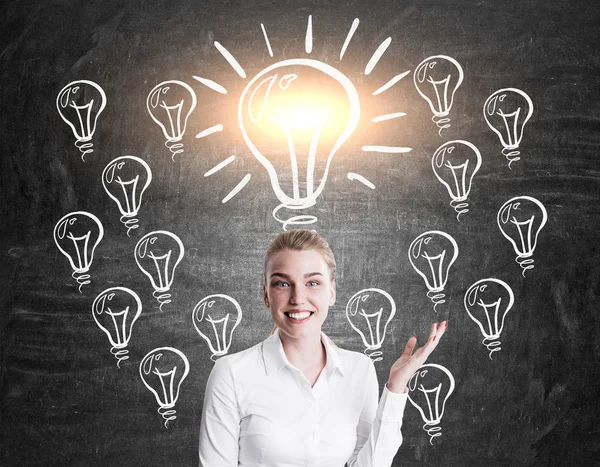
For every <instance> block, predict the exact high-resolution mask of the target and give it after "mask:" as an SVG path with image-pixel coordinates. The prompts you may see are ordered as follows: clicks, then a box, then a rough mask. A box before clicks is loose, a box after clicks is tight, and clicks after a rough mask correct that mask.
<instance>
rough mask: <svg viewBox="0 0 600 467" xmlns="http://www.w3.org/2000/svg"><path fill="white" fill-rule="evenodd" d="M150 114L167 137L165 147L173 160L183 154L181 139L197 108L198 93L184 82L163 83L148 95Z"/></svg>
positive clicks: (147, 102) (147, 104) (147, 105)
mask: <svg viewBox="0 0 600 467" xmlns="http://www.w3.org/2000/svg"><path fill="white" fill-rule="evenodd" d="M146 107H147V108H148V112H149V113H150V116H151V117H152V120H154V121H155V122H156V123H157V124H158V126H159V127H160V128H161V129H162V131H163V134H164V135H165V138H166V141H165V146H166V147H167V148H169V151H171V153H172V155H171V159H172V160H175V155H176V154H179V153H182V152H183V143H181V142H180V141H181V139H182V138H183V135H184V133H185V129H186V126H187V121H188V118H189V116H190V115H191V113H192V111H193V110H194V109H195V108H196V93H195V92H194V90H193V89H192V88H191V86H189V85H188V84H186V83H184V82H183V81H177V80H172V81H163V82H162V83H160V84H157V85H156V86H155V87H154V88H153V89H152V91H150V93H149V94H148V99H147V100H146Z"/></svg>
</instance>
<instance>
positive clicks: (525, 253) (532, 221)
mask: <svg viewBox="0 0 600 467" xmlns="http://www.w3.org/2000/svg"><path fill="white" fill-rule="evenodd" d="M547 219H548V214H547V212H546V208H545V207H544V205H543V204H542V203H541V202H540V201H538V200H537V199H535V198H532V197H531V196H517V197H515V198H512V199H509V200H508V201H507V202H506V203H504V204H503V205H502V207H501V208H500V210H499V211H498V217H497V222H498V227H500V231H501V232H502V235H504V236H505V237H506V238H507V239H508V240H509V241H510V243H512V246H513V248H514V250H515V253H517V257H516V258H515V261H516V262H517V264H518V265H519V266H521V269H522V271H521V274H522V275H523V277H525V271H527V270H528V269H533V267H534V266H533V252H534V250H535V247H536V245H537V239H538V235H539V234H540V232H541V230H542V228H543V227H544V225H546V221H547Z"/></svg>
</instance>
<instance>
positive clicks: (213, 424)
mask: <svg viewBox="0 0 600 467" xmlns="http://www.w3.org/2000/svg"><path fill="white" fill-rule="evenodd" d="M335 267H336V265H335V258H334V256H333V252H332V251H331V249H330V248H329V245H328V244H327V242H326V241H325V239H324V238H323V237H321V236H320V235H319V234H318V233H317V232H315V231H314V230H292V231H289V232H282V233H280V234H279V235H277V236H276V237H275V238H274V239H273V240H272V241H271V243H270V244H269V248H268V250H267V253H266V256H265V268H264V286H263V290H264V302H265V306H266V307H267V308H269V309H270V310H271V316H272V318H273V323H274V325H275V327H274V330H273V332H272V333H271V336H269V337H268V338H267V339H266V340H265V341H263V342H261V343H259V344H257V345H255V346H254V347H251V348H250V349H247V350H245V351H242V352H239V353H237V354H233V355H228V356H225V357H223V358H222V359H220V360H218V361H217V363H216V364H215V366H214V367H213V370H212V372H211V374H210V377H209V379H208V382H207V388H206V394H205V398H204V406H203V410H202V422H201V425H200V447H199V455H200V466H207V467H208V466H210V467H214V466H225V465H227V466H236V465H240V466H267V465H289V466H296V465H297V466H300V465H302V466H305V465H310V466H318V467H321V466H337V467H339V466H341V465H348V466H349V467H370V466H375V465H377V466H389V465H391V464H392V461H393V459H394V455H395V454H396V452H397V451H398V448H399V447H400V445H401V444H402V434H401V432H400V428H401V426H402V417H403V413H404V407H405V404H406V399H407V393H406V384H407V382H408V380H409V379H410V377H411V376H412V375H413V374H414V372H415V371H416V370H417V369H418V368H419V367H420V366H421V365H422V364H423V363H424V362H425V360H426V359H427V357H428V355H429V354H430V353H431V352H432V351H433V349H435V347H436V346H437V343H438V342H439V340H440V338H441V336H442V335H443V334H444V332H445V330H446V327H447V323H446V322H444V323H442V325H441V326H439V327H438V325H437V323H436V324H434V325H432V327H431V332H430V335H429V339H428V341H427V343H426V344H425V346H423V347H421V348H419V349H417V350H416V351H415V346H416V338H415V337H412V338H411V339H409V341H408V343H407V344H406V348H405V349H404V353H403V354H402V355H401V356H400V358H399V359H398V360H397V361H396V362H395V363H394V365H393V366H392V368H391V370H390V376H389V379H388V381H387V383H386V385H385V387H384V390H383V393H382V395H381V399H380V400H379V403H378V398H379V386H378V382H377V375H376V373H375V367H374V365H373V362H372V361H371V360H370V359H369V358H368V357H367V356H366V355H363V354H361V353H358V352H353V351H348V350H344V349H340V348H338V347H337V346H335V345H334V344H333V343H332V341H331V340H330V339H329V338H328V337H327V336H326V335H325V334H324V333H323V332H322V331H321V327H322V325H323V322H324V321H325V319H326V317H327V313H328V310H329V307H330V306H331V305H333V304H334V302H335V298H336V283H335Z"/></svg>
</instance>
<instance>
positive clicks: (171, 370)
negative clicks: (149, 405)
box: [140, 347, 190, 428]
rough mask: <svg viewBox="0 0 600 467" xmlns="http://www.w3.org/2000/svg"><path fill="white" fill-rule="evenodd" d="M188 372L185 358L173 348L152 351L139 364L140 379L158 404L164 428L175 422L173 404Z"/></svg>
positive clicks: (160, 348) (187, 363)
mask: <svg viewBox="0 0 600 467" xmlns="http://www.w3.org/2000/svg"><path fill="white" fill-rule="evenodd" d="M189 371H190V364H189V362H188V359H187V357H186V356H185V355H184V354H183V352H181V351H180V350H177V349H174V348H173V347H159V348H157V349H154V350H152V351H150V352H148V354H147V355H146V356H145V357H144V358H143V359H142V361H141V362H140V377H141V378H142V381H143V382H144V384H145V385H146V387H147V388H148V389H150V391H151V392H152V394H154V397H155V398H156V402H158V405H159V407H158V413H159V414H160V415H161V416H162V418H163V419H164V420H165V428H169V422H170V421H172V420H175V419H176V418H177V416H176V415H175V414H176V413H177V412H176V410H175V404H176V403H177V399H178V398H179V388H180V387H181V383H183V381H184V380H185V378H186V377H187V375H188V373H189Z"/></svg>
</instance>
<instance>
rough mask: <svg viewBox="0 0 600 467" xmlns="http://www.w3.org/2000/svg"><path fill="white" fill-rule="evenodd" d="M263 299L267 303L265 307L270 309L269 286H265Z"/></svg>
mask: <svg viewBox="0 0 600 467" xmlns="http://www.w3.org/2000/svg"><path fill="white" fill-rule="evenodd" d="M263 299H264V301H265V306H266V307H267V308H269V306H270V305H269V295H268V294H267V284H263Z"/></svg>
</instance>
